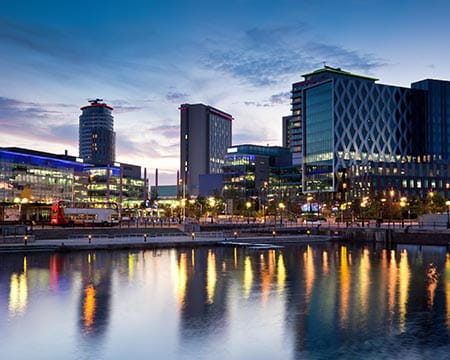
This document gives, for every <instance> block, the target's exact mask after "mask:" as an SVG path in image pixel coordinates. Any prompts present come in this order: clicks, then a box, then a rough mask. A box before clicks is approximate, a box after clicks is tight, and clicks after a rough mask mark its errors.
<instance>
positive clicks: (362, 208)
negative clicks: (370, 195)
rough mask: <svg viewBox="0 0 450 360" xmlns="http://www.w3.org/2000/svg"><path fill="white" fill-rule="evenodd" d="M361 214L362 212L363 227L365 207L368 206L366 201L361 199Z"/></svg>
mask: <svg viewBox="0 0 450 360" xmlns="http://www.w3.org/2000/svg"><path fill="white" fill-rule="evenodd" d="M360 205H361V214H362V227H364V209H365V207H366V203H365V202H364V200H363V201H361V204H360Z"/></svg>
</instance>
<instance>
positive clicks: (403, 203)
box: [400, 196, 408, 228]
mask: <svg viewBox="0 0 450 360" xmlns="http://www.w3.org/2000/svg"><path fill="white" fill-rule="evenodd" d="M407 200H408V199H407V198H406V197H404V196H403V197H401V198H400V207H401V209H402V228H403V227H405V216H404V215H403V209H404V208H405V206H406V202H407Z"/></svg>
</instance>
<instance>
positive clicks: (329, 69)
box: [302, 65, 379, 81]
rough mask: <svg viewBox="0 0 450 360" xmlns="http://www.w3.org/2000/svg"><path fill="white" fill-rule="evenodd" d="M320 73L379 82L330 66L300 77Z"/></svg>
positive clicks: (375, 79)
mask: <svg viewBox="0 0 450 360" xmlns="http://www.w3.org/2000/svg"><path fill="white" fill-rule="evenodd" d="M322 73H333V74H339V75H344V76H352V77H356V78H360V79H365V80H371V81H378V80H379V79H377V78H374V77H370V76H364V75H358V74H353V73H351V72H348V71H343V70H342V69H341V68H333V67H331V66H326V65H325V66H324V67H323V68H322V69H318V70H315V71H313V72H310V73H307V74H303V75H302V76H303V77H304V78H307V77H309V76H313V75H318V74H322Z"/></svg>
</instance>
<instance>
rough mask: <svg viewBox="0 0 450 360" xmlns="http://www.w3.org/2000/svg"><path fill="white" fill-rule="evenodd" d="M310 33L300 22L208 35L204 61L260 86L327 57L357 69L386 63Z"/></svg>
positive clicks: (341, 65) (294, 72) (280, 79)
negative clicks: (228, 35)
mask: <svg viewBox="0 0 450 360" xmlns="http://www.w3.org/2000/svg"><path fill="white" fill-rule="evenodd" d="M306 35H307V26H306V25H305V24H297V25H292V26H281V27H273V28H252V29H249V30H247V31H244V32H243V33H241V34H240V36H239V37H237V38H234V39H228V38H223V39H220V40H219V39H216V40H214V39H207V40H206V41H205V45H204V46H205V48H206V55H205V57H204V60H203V63H204V65H205V66H206V67H208V68H212V69H214V70H217V71H220V72H223V73H227V74H230V75H231V76H233V77H235V78H237V79H240V80H242V81H245V82H247V83H250V84H251V85H254V86H259V87H260V86H269V85H273V84H277V83H282V82H285V81H287V79H288V78H290V77H292V76H294V75H297V76H298V74H299V73H301V72H302V71H309V70H311V69H314V68H317V67H319V66H321V64H322V63H323V62H324V61H326V62H327V63H329V64H330V65H335V66H340V67H342V68H346V69H349V70H353V71H354V70H363V71H371V70H372V69H375V68H378V67H381V66H384V65H386V62H385V61H383V60H382V59H380V58H378V57H376V56H375V55H373V54H361V53H360V52H358V51H356V50H349V49H347V48H345V47H342V46H339V45H335V44H324V43H321V42H316V41H305V40H303V39H306V38H307V37H308V36H306ZM216 44H217V45H216ZM219 44H220V46H219Z"/></svg>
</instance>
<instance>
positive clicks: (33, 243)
mask: <svg viewBox="0 0 450 360" xmlns="http://www.w3.org/2000/svg"><path fill="white" fill-rule="evenodd" d="M145 235H146V234H128V235H122V234H121V235H119V236H111V235H101V234H97V235H91V236H89V235H87V236H86V235H82V236H75V237H70V238H64V239H47V240H42V239H39V240H35V239H31V238H27V239H26V240H24V241H21V242H18V243H3V244H0V252H3V253H5V252H37V251H80V250H115V249H147V248H148V249H152V248H174V247H199V246H227V245H228V244H230V245H233V243H235V244H236V243H241V244H242V243H248V244H252V243H253V244H264V243H266V244H275V245H288V244H291V245H293V244H297V243H298V244H300V243H316V242H326V241H331V240H336V239H337V238H336V237H332V236H327V235H306V234H305V235H279V236H278V235H276V234H275V235H271V236H251V237H234V236H231V237H230V236H228V237H227V235H226V234H224V233H222V232H214V233H213V232H210V233H198V234H192V235H190V236H188V235H184V234H182V233H174V234H159V235H156V236H148V235H147V236H145Z"/></svg>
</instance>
